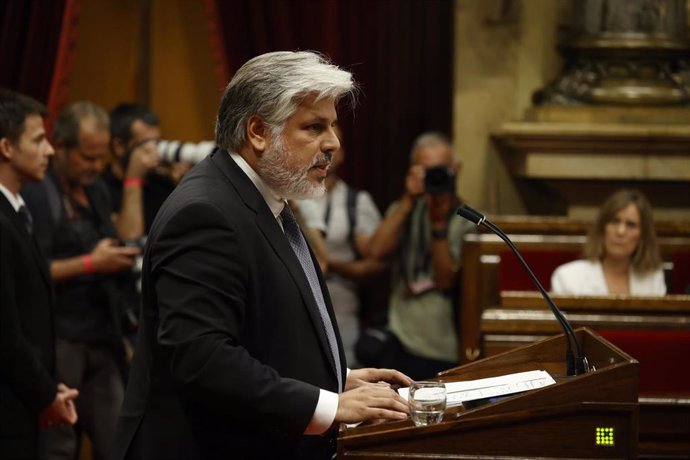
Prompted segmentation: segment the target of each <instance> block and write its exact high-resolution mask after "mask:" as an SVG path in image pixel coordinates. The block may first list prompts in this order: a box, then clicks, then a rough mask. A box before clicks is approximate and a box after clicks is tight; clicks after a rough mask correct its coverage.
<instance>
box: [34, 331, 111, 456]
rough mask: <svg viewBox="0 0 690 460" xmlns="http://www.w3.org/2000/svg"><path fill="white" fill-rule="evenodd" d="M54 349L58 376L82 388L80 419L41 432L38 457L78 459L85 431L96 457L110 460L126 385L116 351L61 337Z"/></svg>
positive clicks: (80, 391) (78, 399) (77, 401)
mask: <svg viewBox="0 0 690 460" xmlns="http://www.w3.org/2000/svg"><path fill="white" fill-rule="evenodd" d="M55 350H56V354H57V368H58V375H59V376H60V378H61V379H62V381H63V382H64V383H65V384H66V385H67V386H68V387H70V388H76V389H77V390H79V397H78V398H77V399H76V400H75V405H76V408H77V415H78V416H79V421H78V422H77V425H76V426H75V427H71V426H64V427H61V428H57V429H54V430H46V431H43V432H41V435H40V441H39V457H40V458H42V459H46V460H73V459H75V458H76V455H77V449H78V444H79V437H78V435H77V433H78V432H80V431H83V432H85V433H86V434H88V436H89V438H90V439H91V442H92V445H93V454H94V459H95V460H108V459H110V452H111V450H112V442H113V436H114V434H115V424H116V422H117V418H118V415H119V413H120V407H121V406H122V401H123V399H124V384H123V380H122V374H121V372H120V369H119V367H118V365H117V361H116V359H115V354H114V353H113V352H112V351H111V350H110V348H108V347H107V346H98V345H92V344H83V343H72V342H68V341H65V340H61V339H58V340H57V341H56V344H55ZM75 428H76V429H75Z"/></svg>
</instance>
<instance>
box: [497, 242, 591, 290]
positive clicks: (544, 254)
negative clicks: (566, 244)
mask: <svg viewBox="0 0 690 460" xmlns="http://www.w3.org/2000/svg"><path fill="white" fill-rule="evenodd" d="M520 254H522V257H523V259H525V262H527V265H529V266H530V268H531V269H532V271H533V272H534V274H535V275H536V277H537V279H538V280H539V281H540V282H541V284H542V286H544V289H546V290H547V291H548V290H550V289H551V274H552V273H553V271H554V270H555V269H556V268H557V267H558V266H560V265H563V264H564V263H567V262H570V261H572V260H576V259H578V258H579V253H578V252H577V251H573V250H569V249H563V250H550V251H544V250H530V251H520ZM500 258H501V259H500V262H499V264H498V290H499V292H500V291H534V290H536V289H537V288H536V287H535V286H534V283H533V282H532V279H531V278H530V277H529V275H528V274H527V271H526V270H525V269H524V268H523V267H522V265H521V264H520V261H519V260H518V259H517V257H515V254H513V252H512V251H510V250H509V249H507V250H505V251H502V252H501V254H500Z"/></svg>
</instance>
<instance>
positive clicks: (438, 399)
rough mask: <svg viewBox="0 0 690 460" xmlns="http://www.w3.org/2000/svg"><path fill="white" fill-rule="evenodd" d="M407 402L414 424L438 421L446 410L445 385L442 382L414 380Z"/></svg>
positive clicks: (427, 423) (423, 424)
mask: <svg viewBox="0 0 690 460" xmlns="http://www.w3.org/2000/svg"><path fill="white" fill-rule="evenodd" d="M408 402H409V404H410V415H411V417H412V421H413V422H414V424H415V425H416V426H426V425H431V424H434V423H440V422H441V420H442V419H443V411H445V410H446V386H445V385H444V384H443V382H426V381H425V382H414V383H413V384H412V385H411V386H410V393H409V395H408Z"/></svg>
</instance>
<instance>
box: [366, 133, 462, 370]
mask: <svg viewBox="0 0 690 460" xmlns="http://www.w3.org/2000/svg"><path fill="white" fill-rule="evenodd" d="M459 169H460V167H459V164H458V163H457V161H456V159H455V155H454V152H453V149H452V146H451V144H450V141H449V140H448V138H447V137H446V136H444V135H442V134H440V133H435V132H429V133H424V134H421V135H420V136H418V137H417V139H416V140H415V142H414V143H413V146H412V150H411V166H410V169H409V170H408V172H407V177H406V178H405V189H404V190H403V194H402V196H401V197H400V199H399V200H398V201H396V202H395V203H393V204H392V205H391V206H390V208H389V210H388V212H387V213H386V216H385V218H384V220H383V221H382V222H381V224H380V226H379V228H378V229H377V231H376V233H375V234H374V236H373V237H372V239H371V243H370V245H371V246H370V251H371V254H372V255H373V256H374V257H376V258H379V259H390V260H391V261H392V264H393V272H392V286H391V297H390V301H389V310H388V327H389V330H390V332H391V333H392V336H390V337H389V338H390V342H391V343H388V344H387V346H386V351H385V355H386V356H385V362H382V363H366V364H368V365H373V364H380V365H382V366H387V367H388V366H390V367H394V368H396V369H400V371H402V372H404V373H405V374H407V375H409V376H410V377H412V378H413V379H423V378H427V377H433V376H435V374H436V373H437V372H439V371H442V370H445V369H447V368H449V367H453V366H455V365H456V363H457V357H458V338H457V323H458V321H457V318H458V315H457V311H456V310H457V306H456V305H455V302H454V299H456V298H457V292H456V290H457V280H458V274H457V273H458V270H459V268H460V267H459V263H460V251H461V244H462V237H463V235H464V234H465V233H468V232H470V231H472V230H473V229H474V226H473V225H472V224H471V223H469V222H467V221H465V220H464V219H462V218H460V217H458V216H457V215H455V210H456V209H457V208H458V206H459V205H460V201H461V200H460V198H459V197H458V196H457V194H456V192H455V182H456V175H457V173H458V172H459Z"/></svg>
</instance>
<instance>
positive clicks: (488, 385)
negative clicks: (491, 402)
mask: <svg viewBox="0 0 690 460" xmlns="http://www.w3.org/2000/svg"><path fill="white" fill-rule="evenodd" d="M554 383H556V381H555V380H554V379H553V378H552V377H551V376H550V375H549V373H548V372H546V371H528V372H518V373H516V374H508V375H501V376H499V377H490V378H486V379H479V380H469V381H465V382H446V394H447V400H446V406H449V407H450V406H457V405H460V404H462V403H463V402H464V401H475V400H478V399H486V398H495V397H498V396H504V395H509V394H513V393H521V392H523V391H529V390H535V389H537V388H542V387H546V386H549V385H553V384H554ZM398 392H399V393H400V396H402V397H403V398H405V399H407V395H408V393H409V388H400V389H399V390H398Z"/></svg>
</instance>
